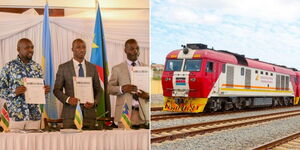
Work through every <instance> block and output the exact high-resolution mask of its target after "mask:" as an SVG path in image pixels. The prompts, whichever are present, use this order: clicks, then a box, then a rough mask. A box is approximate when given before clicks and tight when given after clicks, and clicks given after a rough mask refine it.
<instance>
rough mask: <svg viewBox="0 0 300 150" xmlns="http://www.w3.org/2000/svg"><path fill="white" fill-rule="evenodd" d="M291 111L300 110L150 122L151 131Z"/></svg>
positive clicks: (286, 109)
mask: <svg viewBox="0 0 300 150" xmlns="http://www.w3.org/2000/svg"><path fill="white" fill-rule="evenodd" d="M292 110H300V107H292V108H281V109H274V110H261V111H250V110H249V112H242V113H234V114H224V115H216V116H214V115H211V116H204V117H201V116H199V117H187V118H179V119H169V120H160V121H152V122H151V129H158V128H168V127H173V126H180V125H187V124H194V123H200V122H210V121H216V120H224V119H233V118H240V117H248V116H256V115H263V114H269V113H276V112H284V111H292ZM299 128H300V125H299Z"/></svg>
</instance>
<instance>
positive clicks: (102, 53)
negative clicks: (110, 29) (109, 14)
mask: <svg viewBox="0 0 300 150" xmlns="http://www.w3.org/2000/svg"><path fill="white" fill-rule="evenodd" d="M91 63H93V64H95V65H96V68H97V71H98V75H99V78H100V84H101V90H100V94H101V97H100V100H99V102H98V108H97V116H99V115H101V114H104V113H105V112H106V111H109V113H108V116H110V99H109V95H108V92H107V77H108V74H109V72H108V67H107V56H106V50H105V41H104V31H103V25H102V20H101V14H100V7H99V4H98V8H97V14H96V22H95V29H94V40H93V43H92V54H91Z"/></svg>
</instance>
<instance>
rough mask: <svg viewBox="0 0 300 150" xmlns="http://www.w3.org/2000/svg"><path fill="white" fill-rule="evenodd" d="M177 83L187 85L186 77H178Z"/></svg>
mask: <svg viewBox="0 0 300 150" xmlns="http://www.w3.org/2000/svg"><path fill="white" fill-rule="evenodd" d="M176 85H186V83H185V78H176Z"/></svg>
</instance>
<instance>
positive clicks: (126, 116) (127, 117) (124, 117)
mask: <svg viewBox="0 0 300 150" xmlns="http://www.w3.org/2000/svg"><path fill="white" fill-rule="evenodd" d="M121 122H122V124H123V125H124V127H125V129H130V127H131V121H130V114H129V108H128V105H127V103H126V102H125V104H124V106H123V112H122V117H121Z"/></svg>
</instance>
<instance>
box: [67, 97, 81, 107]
mask: <svg viewBox="0 0 300 150" xmlns="http://www.w3.org/2000/svg"><path fill="white" fill-rule="evenodd" d="M78 101H79V99H78V98H75V97H70V98H69V101H68V103H69V104H70V105H72V106H76V105H77V103H78Z"/></svg>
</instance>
